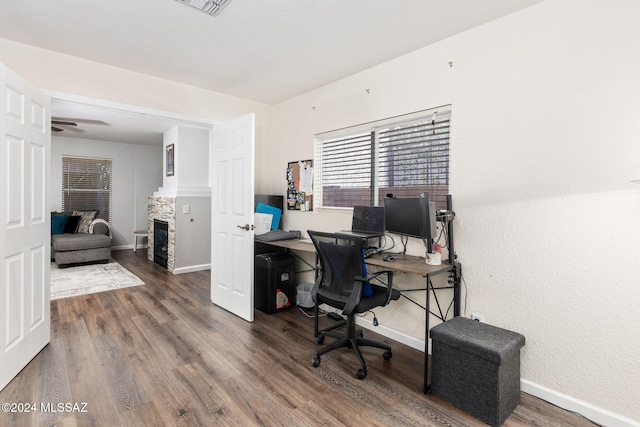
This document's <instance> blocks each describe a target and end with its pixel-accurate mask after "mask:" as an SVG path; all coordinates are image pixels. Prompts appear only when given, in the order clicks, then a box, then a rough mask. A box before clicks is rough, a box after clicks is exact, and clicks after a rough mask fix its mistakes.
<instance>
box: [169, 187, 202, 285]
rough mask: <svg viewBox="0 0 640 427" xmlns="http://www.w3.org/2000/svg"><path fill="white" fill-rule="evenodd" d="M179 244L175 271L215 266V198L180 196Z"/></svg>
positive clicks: (178, 210)
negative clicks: (213, 232)
mask: <svg viewBox="0 0 640 427" xmlns="http://www.w3.org/2000/svg"><path fill="white" fill-rule="evenodd" d="M185 206H188V211H189V212H188V213H185V210H184V207H185ZM175 244H176V247H175V254H176V259H175V263H174V273H175V274H179V273H187V272H190V271H197V270H206V269H210V268H211V197H176V238H175Z"/></svg>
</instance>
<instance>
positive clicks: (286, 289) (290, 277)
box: [254, 253, 296, 314]
mask: <svg viewBox="0 0 640 427" xmlns="http://www.w3.org/2000/svg"><path fill="white" fill-rule="evenodd" d="M294 268H295V258H294V257H293V255H291V254H290V253H284V254H283V253H266V254H258V255H256V257H255V269H254V307H255V308H256V309H258V310H260V311H263V312H265V313H267V314H272V313H275V312H278V311H282V310H286V309H287V308H289V307H292V306H293V305H295V301H296V300H295V297H296V285H295V271H294Z"/></svg>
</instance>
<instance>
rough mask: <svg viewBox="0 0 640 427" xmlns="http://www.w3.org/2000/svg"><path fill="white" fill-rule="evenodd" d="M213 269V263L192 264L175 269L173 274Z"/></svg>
mask: <svg viewBox="0 0 640 427" xmlns="http://www.w3.org/2000/svg"><path fill="white" fill-rule="evenodd" d="M201 270H211V264H201V265H190V266H189V267H180V268H175V269H174V270H173V274H183V273H193V272H194V271H201Z"/></svg>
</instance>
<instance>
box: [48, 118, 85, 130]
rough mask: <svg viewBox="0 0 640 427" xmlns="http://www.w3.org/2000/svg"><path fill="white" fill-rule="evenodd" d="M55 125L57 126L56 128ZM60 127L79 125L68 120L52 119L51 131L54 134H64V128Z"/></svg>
mask: <svg viewBox="0 0 640 427" xmlns="http://www.w3.org/2000/svg"><path fill="white" fill-rule="evenodd" d="M54 125H57V126H54ZM58 126H78V124H77V123H76V122H72V121H68V120H56V119H51V130H52V131H53V132H62V131H64V129H63V128H60V127H58Z"/></svg>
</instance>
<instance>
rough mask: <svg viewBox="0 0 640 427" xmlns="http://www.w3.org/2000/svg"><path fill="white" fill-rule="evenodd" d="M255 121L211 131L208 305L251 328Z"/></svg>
mask: <svg viewBox="0 0 640 427" xmlns="http://www.w3.org/2000/svg"><path fill="white" fill-rule="evenodd" d="M254 139H255V115H254V114H248V115H246V116H242V117H239V118H237V119H234V120H232V121H230V122H226V123H223V124H220V125H216V126H214V128H213V137H212V144H211V146H212V149H211V150H210V155H211V161H210V165H211V166H210V171H209V173H210V177H211V205H212V207H211V221H212V224H211V301H213V303H214V304H216V305H219V306H220V307H222V308H224V309H225V310H228V311H230V312H231V313H233V314H235V315H237V316H239V317H242V318H243V319H245V320H247V321H249V322H253V212H254V205H253V203H254V202H253V197H254V196H253V193H254V182H253V180H254V172H253V167H254V159H253V156H254V148H255V142H254Z"/></svg>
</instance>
